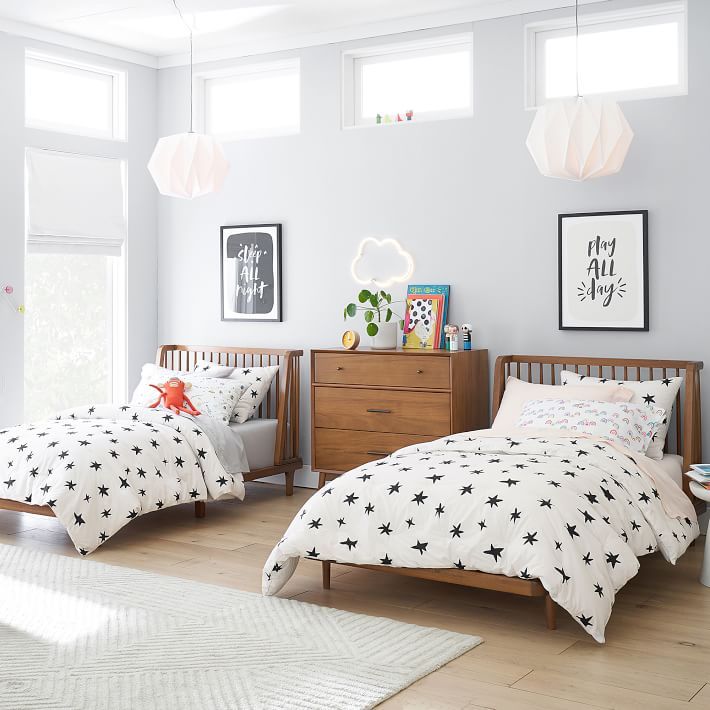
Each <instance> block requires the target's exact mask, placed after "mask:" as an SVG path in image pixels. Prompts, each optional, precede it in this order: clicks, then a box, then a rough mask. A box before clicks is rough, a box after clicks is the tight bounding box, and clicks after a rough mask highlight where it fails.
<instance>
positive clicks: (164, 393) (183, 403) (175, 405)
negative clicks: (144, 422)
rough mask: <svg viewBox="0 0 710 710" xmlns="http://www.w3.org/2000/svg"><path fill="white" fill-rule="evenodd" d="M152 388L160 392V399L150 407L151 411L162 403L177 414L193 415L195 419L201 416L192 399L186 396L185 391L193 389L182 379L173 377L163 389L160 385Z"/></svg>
mask: <svg viewBox="0 0 710 710" xmlns="http://www.w3.org/2000/svg"><path fill="white" fill-rule="evenodd" d="M151 387H153V388H154V389H156V390H158V392H160V397H158V399H157V400H156V401H155V402H154V403H153V404H151V405H150V408H151V409H155V408H156V407H157V406H158V405H159V404H160V403H161V402H162V404H163V406H164V407H165V408H166V409H169V410H170V411H171V412H175V414H180V412H185V414H192V416H193V417H196V416H199V414H200V412H198V411H197V410H196V409H195V407H194V406H193V404H192V402H191V401H190V398H189V397H188V396H187V395H186V394H185V390H188V389H190V387H192V385H191V384H190V383H189V382H188V383H187V384H185V383H184V382H183V381H182V380H181V379H180V378H178V377H171V378H170V379H169V380H168V381H167V382H166V383H165V384H164V385H163V386H162V387H158V385H151Z"/></svg>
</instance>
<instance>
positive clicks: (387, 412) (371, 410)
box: [367, 409, 392, 414]
mask: <svg viewBox="0 0 710 710" xmlns="http://www.w3.org/2000/svg"><path fill="white" fill-rule="evenodd" d="M367 411H368V412H371V413H372V414H392V410H391V409H368V410H367Z"/></svg>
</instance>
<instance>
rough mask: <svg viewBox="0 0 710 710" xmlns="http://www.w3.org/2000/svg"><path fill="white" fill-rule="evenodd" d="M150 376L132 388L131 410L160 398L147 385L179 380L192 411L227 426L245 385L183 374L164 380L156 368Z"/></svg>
mask: <svg viewBox="0 0 710 710" xmlns="http://www.w3.org/2000/svg"><path fill="white" fill-rule="evenodd" d="M158 370H159V372H156V373H155V374H153V375H152V376H150V375H148V376H146V377H142V378H141V381H140V384H139V385H138V387H136V390H135V392H134V393H133V397H132V398H131V405H133V406H135V407H149V406H150V405H151V404H153V402H155V400H156V399H158V397H159V396H160V395H159V394H158V392H156V391H155V390H154V389H153V388H152V387H151V386H150V385H162V384H163V383H164V382H165V381H166V380H168V379H170V377H179V378H180V379H181V380H182V381H183V382H185V383H189V384H190V385H191V387H190V389H188V390H186V392H185V394H186V395H187V396H188V397H189V398H190V401H191V402H192V404H193V406H194V407H195V409H197V410H198V411H199V412H200V414H203V415H205V416H207V417H211V418H212V419H217V420H219V421H222V422H224V423H225V424H229V420H230V418H231V417H232V414H233V413H234V408H235V406H236V404H237V402H238V401H239V398H240V397H241V396H242V395H243V394H244V390H245V389H246V385H245V384H244V383H242V382H237V381H235V380H230V379H227V378H218V377H200V376H197V375H189V374H185V373H184V372H178V373H175V374H171V375H168V376H167V377H166V376H165V373H166V372H170V371H166V370H165V368H162V367H161V368H158Z"/></svg>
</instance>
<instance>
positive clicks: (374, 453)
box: [365, 451, 390, 456]
mask: <svg viewBox="0 0 710 710" xmlns="http://www.w3.org/2000/svg"><path fill="white" fill-rule="evenodd" d="M365 453H366V454H367V455H368V456H389V455H390V452H389V451H366V452H365Z"/></svg>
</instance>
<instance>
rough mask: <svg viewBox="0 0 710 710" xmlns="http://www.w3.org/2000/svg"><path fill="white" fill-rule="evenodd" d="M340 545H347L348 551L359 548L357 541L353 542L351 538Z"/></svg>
mask: <svg viewBox="0 0 710 710" xmlns="http://www.w3.org/2000/svg"><path fill="white" fill-rule="evenodd" d="M340 544H341V545H347V546H348V550H352V549H353V547H357V540H351V539H350V538H348V539H347V540H343V541H342V542H341V543H340Z"/></svg>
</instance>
